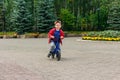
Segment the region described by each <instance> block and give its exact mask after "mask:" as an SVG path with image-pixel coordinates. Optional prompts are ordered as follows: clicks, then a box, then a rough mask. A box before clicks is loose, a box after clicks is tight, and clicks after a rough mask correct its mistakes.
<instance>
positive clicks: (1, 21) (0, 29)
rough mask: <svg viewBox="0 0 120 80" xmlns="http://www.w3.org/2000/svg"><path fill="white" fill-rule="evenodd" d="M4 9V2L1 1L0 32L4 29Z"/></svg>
mask: <svg viewBox="0 0 120 80" xmlns="http://www.w3.org/2000/svg"><path fill="white" fill-rule="evenodd" d="M2 8H3V1H2V0H1V1H0V31H2V27H3V17H2V16H3V12H2Z"/></svg>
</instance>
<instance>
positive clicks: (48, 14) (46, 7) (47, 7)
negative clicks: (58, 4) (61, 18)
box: [36, 0, 56, 32]
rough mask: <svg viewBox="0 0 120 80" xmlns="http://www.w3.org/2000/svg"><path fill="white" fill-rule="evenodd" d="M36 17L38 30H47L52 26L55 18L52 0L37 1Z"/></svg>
mask: <svg viewBox="0 0 120 80" xmlns="http://www.w3.org/2000/svg"><path fill="white" fill-rule="evenodd" d="M36 17H37V18H36V19H37V30H38V32H48V31H49V29H50V28H52V27H53V26H54V24H53V23H54V21H55V20H56V16H55V11H54V4H53V1H52V0H51V1H50V0H45V1H41V2H39V4H38V7H37V16H36Z"/></svg>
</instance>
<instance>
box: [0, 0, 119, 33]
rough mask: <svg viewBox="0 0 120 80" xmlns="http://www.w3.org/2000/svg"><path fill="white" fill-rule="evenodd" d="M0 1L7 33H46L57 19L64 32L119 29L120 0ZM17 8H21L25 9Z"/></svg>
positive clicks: (0, 19) (0, 21) (0, 23)
mask: <svg viewBox="0 0 120 80" xmlns="http://www.w3.org/2000/svg"><path fill="white" fill-rule="evenodd" d="M3 1H4V2H5V3H4V5H5V9H6V13H5V17H6V27H5V29H6V31H17V32H18V33H25V32H47V31H48V30H49V29H50V28H52V27H53V26H54V24H53V23H54V21H55V20H56V19H57V18H56V16H57V17H58V19H61V20H62V22H63V26H64V27H63V29H64V30H66V31H70V30H74V31H75V30H76V31H93V30H94V31H95V30H106V29H113V30H120V26H119V24H117V23H119V22H120V17H119V16H120V15H119V14H120V11H119V7H120V0H0V2H2V3H3ZM20 1H23V2H25V4H24V5H23V4H22V3H20ZM109 4H110V6H109ZM18 5H23V6H24V9H22V7H20V8H18ZM2 8H3V5H2V4H0V31H2V30H3V20H2V18H1V14H2V12H1V10H2ZM115 10H116V11H117V12H115ZM23 12H25V14H24V16H23ZM108 13H109V14H108ZM23 19H24V20H25V22H22V20H23ZM107 19H108V20H107ZM107 22H108V24H109V26H108V24H107ZM20 25H22V26H20Z"/></svg>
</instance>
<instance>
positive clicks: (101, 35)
mask: <svg viewBox="0 0 120 80" xmlns="http://www.w3.org/2000/svg"><path fill="white" fill-rule="evenodd" d="M82 39H83V40H102V41H120V31H112V30H108V31H101V32H89V33H87V35H86V36H83V37H82Z"/></svg>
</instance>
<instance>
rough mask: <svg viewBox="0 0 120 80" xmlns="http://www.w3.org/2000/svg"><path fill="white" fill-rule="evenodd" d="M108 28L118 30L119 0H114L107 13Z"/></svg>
mask: <svg viewBox="0 0 120 80" xmlns="http://www.w3.org/2000/svg"><path fill="white" fill-rule="evenodd" d="M107 23H108V24H109V27H108V29H113V30H120V0H114V1H113V2H112V3H111V5H110V11H109V14H108V21H107Z"/></svg>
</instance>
